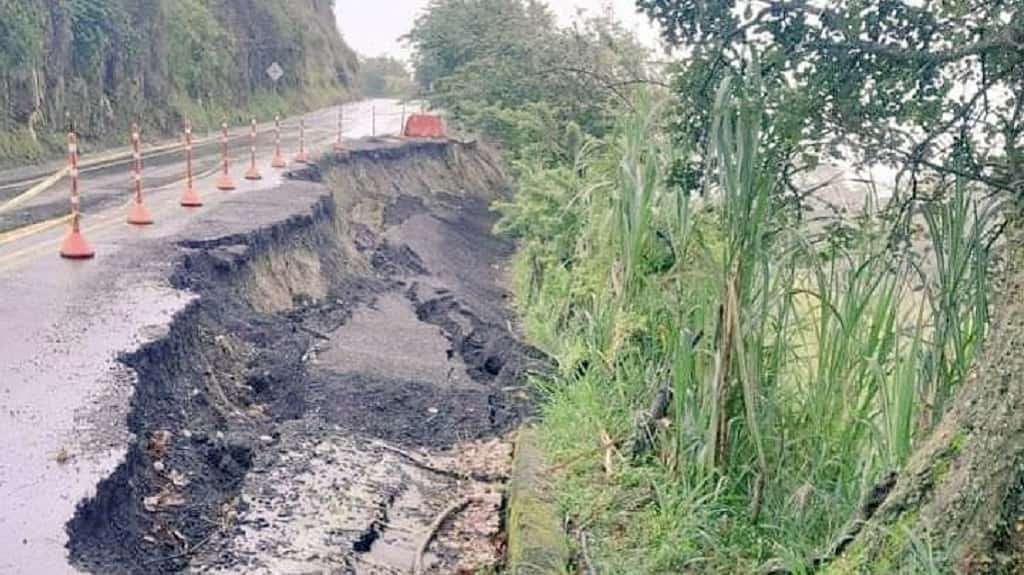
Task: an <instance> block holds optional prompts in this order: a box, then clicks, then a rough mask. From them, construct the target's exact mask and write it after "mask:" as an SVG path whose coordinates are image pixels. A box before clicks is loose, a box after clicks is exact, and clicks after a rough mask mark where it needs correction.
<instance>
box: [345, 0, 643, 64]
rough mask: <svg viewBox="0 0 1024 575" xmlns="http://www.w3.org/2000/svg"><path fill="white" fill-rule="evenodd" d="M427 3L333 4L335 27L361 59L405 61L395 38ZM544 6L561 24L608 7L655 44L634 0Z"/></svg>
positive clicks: (550, 0) (573, 0)
mask: <svg viewBox="0 0 1024 575" xmlns="http://www.w3.org/2000/svg"><path fill="white" fill-rule="evenodd" d="M428 1H429V0H336V2H337V4H336V11H337V15H338V26H339V27H340V28H341V33H342V35H343V36H344V37H345V41H346V42H348V45H349V46H351V47H352V48H354V49H355V50H356V52H359V53H360V54H362V55H364V56H379V55H382V54H392V55H395V56H398V57H401V58H406V57H408V50H406V49H405V47H404V46H402V44H401V43H400V42H399V41H398V37H399V36H401V35H403V34H405V33H406V32H408V31H409V29H410V28H412V23H413V20H415V19H416V15H417V14H418V13H419V11H420V10H421V9H422V8H423V7H424V6H426V5H427V3H428ZM547 4H548V5H549V6H551V9H552V10H554V12H555V13H556V14H558V17H559V20H560V21H561V22H562V23H563V24H567V23H569V22H570V21H571V20H572V19H573V18H575V16H576V11H577V9H579V8H583V9H585V10H588V11H590V12H595V13H597V12H600V11H601V10H602V9H603V8H604V7H605V6H606V5H607V6H610V7H611V8H612V10H614V12H615V14H616V16H618V18H619V19H620V20H621V21H622V22H623V23H624V24H626V27H627V28H630V29H632V30H634V31H635V32H636V34H637V36H638V37H639V38H640V39H641V40H642V41H643V42H644V43H646V44H649V45H651V46H652V47H653V46H654V44H655V43H656V40H655V39H656V37H657V35H656V34H655V32H654V29H653V27H652V26H651V25H650V24H649V23H648V21H647V17H646V16H641V15H639V14H637V13H636V8H635V7H636V2H635V1H634V0H547Z"/></svg>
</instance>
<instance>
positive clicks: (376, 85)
mask: <svg viewBox="0 0 1024 575" xmlns="http://www.w3.org/2000/svg"><path fill="white" fill-rule="evenodd" d="M359 86H360V87H361V88H362V92H363V94H364V95H366V96H369V97H372V98H379V97H385V96H387V97H406V96H411V95H412V94H413V92H414V91H415V85H414V84H413V81H412V77H411V76H410V75H409V71H408V70H406V69H405V64H403V63H401V62H399V61H398V60H396V59H394V58H392V57H390V56H380V57H377V58H365V59H363V60H362V61H360V62H359Z"/></svg>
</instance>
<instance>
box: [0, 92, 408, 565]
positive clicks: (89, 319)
mask: <svg viewBox="0 0 1024 575" xmlns="http://www.w3.org/2000/svg"><path fill="white" fill-rule="evenodd" d="M371 105H376V106H377V109H378V112H379V113H380V115H379V117H378V118H377V126H376V131H377V134H378V135H381V134H388V133H391V134H394V133H397V132H398V130H399V123H400V117H401V108H400V107H397V106H396V105H395V104H394V103H393V102H383V101H378V102H375V103H371V102H359V103H355V104H350V105H346V107H345V118H346V124H345V136H346V137H347V138H356V137H363V136H368V135H370V132H371V129H372V128H371V118H370V108H371ZM305 121H306V126H307V144H308V148H309V151H310V153H311V154H312V155H314V156H315V155H316V153H317V152H320V151H323V150H325V149H327V148H328V147H329V146H330V145H331V144H332V143H333V141H334V137H335V129H336V123H337V108H333V109H326V110H321V111H317V112H313V113H310V114H307V115H306V116H305ZM297 123H298V118H289V119H286V120H285V121H284V122H283V124H284V138H283V141H284V150H285V153H286V155H288V156H289V157H291V156H292V155H294V153H295V152H296V151H297V143H296V142H297V130H296V126H297ZM261 129H262V135H261V137H260V139H259V148H260V152H259V157H258V166H259V168H260V170H261V171H262V173H263V176H264V179H263V180H260V181H246V180H244V179H243V178H242V175H243V173H244V171H245V169H246V168H247V163H248V161H247V160H248V138H247V137H246V134H247V133H248V127H241V128H239V129H237V130H235V131H234V132H233V135H234V136H239V137H236V138H234V139H233V140H232V163H231V171H232V174H233V175H234V177H235V178H236V182H237V184H238V190H237V191H234V192H220V191H217V190H216V189H215V188H214V182H215V179H216V168H217V161H218V156H217V154H218V151H217V146H216V144H212V145H211V144H207V145H204V146H199V148H198V149H197V153H196V160H195V166H196V171H197V175H198V177H197V179H196V182H195V187H196V189H197V191H198V192H199V194H200V196H201V197H202V199H203V201H204V202H205V205H204V206H203V207H202V208H197V209H185V208H182V207H180V206H179V205H178V201H179V198H180V195H181V192H182V190H183V186H184V183H183V177H184V156H183V153H182V152H181V151H180V150H171V151H167V152H162V153H160V154H150V155H149V156H148V157H147V158H146V159H145V161H144V163H145V165H146V169H145V172H144V185H145V198H146V203H147V205H148V207H149V209H150V211H151V212H152V214H153V216H154V219H155V221H156V223H155V224H154V225H152V226H145V227H136V226H130V225H128V224H127V223H125V216H126V209H127V206H126V204H127V203H128V201H129V200H130V198H131V193H130V189H131V186H132V180H131V175H130V170H129V161H130V160H129V159H124V160H120V161H115V162H111V163H110V164H106V165H103V166H99V167H96V168H93V169H89V170H84V171H83V174H82V179H81V189H82V196H83V205H84V210H83V212H84V213H83V224H82V226H83V227H82V230H83V234H84V235H85V237H86V238H87V239H88V241H89V242H90V243H91V244H92V245H93V247H94V248H95V250H96V254H97V255H96V258H95V259H93V260H89V261H68V260H63V259H61V258H60V257H59V256H58V249H59V246H60V242H61V240H62V238H63V236H64V234H65V231H66V225H67V224H66V219H65V218H64V217H63V215H64V214H65V213H66V209H67V206H68V198H67V195H68V188H67V185H66V182H63V181H62V182H58V183H57V184H56V185H54V186H52V187H50V188H48V189H46V190H45V191H43V192H41V193H39V194H38V195H35V196H33V197H32V198H31V199H29V200H28V201H25V202H22V203H21V204H19V205H17V206H16V207H15V208H13V209H7V210H3V211H0V430H3V433H2V435H0V504H2V506H3V507H2V508H3V512H2V513H0V573H46V574H55V575H56V574H61V573H74V572H75V571H74V570H73V569H72V568H71V567H70V566H69V565H68V563H67V559H66V551H65V548H64V545H65V543H66V538H67V536H66V534H65V532H64V526H65V523H66V522H67V521H68V519H70V518H71V516H72V515H73V513H74V508H75V505H76V504H77V503H78V502H79V501H80V500H82V499H83V498H85V497H87V496H88V495H90V493H91V492H92V491H93V490H94V489H95V487H96V484H97V482H98V481H100V480H101V479H102V478H104V477H105V476H107V475H109V474H110V472H111V471H112V470H113V468H114V467H115V466H116V464H117V462H118V461H119V460H120V459H121V458H122V457H123V455H124V449H125V445H126V442H127V430H126V429H125V425H124V421H125V414H126V412H127V409H128V402H129V400H130V397H131V393H132V386H133V383H134V381H133V375H132V373H131V372H130V371H129V370H127V369H125V368H124V367H123V366H122V365H120V364H119V363H118V362H117V361H116V359H117V354H118V353H119V352H120V351H121V350H125V349H131V348H134V347H137V346H138V345H139V343H140V342H145V341H149V340H152V339H154V338H157V337H159V336H160V334H161V330H163V329H164V328H165V326H166V325H167V324H168V322H169V320H170V318H171V316H172V315H173V314H174V313H175V312H177V311H179V310H181V309H182V308H183V307H184V305H185V304H186V303H187V297H188V296H185V295H182V293H181V292H176V291H174V290H172V289H170V288H169V287H168V286H167V285H166V281H165V280H166V272H167V270H166V269H165V268H166V266H165V262H164V261H161V250H160V246H161V245H162V244H167V243H169V242H170V241H172V240H176V239H180V234H181V233H182V232H183V230H187V229H192V228H190V226H192V227H194V226H196V225H197V224H199V223H202V222H203V221H205V220H204V218H210V217H211V215H216V214H217V213H218V212H219V211H221V210H224V209H230V206H231V205H232V203H235V204H237V202H239V200H240V199H242V198H244V197H245V194H246V192H253V191H257V190H267V189H270V188H273V187H275V186H278V185H279V184H280V183H281V175H280V172H279V171H277V170H273V169H272V168H271V167H270V160H271V155H272V146H271V144H270V142H271V141H272V135H271V134H270V133H269V131H268V130H267V126H266V125H263V126H262V127H261ZM200 136H202V134H200ZM82 160H83V161H88V160H89V158H88V157H83V158H82ZM44 177H45V174H40V173H38V172H37V173H26V170H17V171H10V172H3V173H0V205H3V204H4V203H5V202H8V201H9V200H10V199H12V198H14V197H17V196H18V194H19V193H20V191H23V190H24V189H25V188H27V187H29V186H31V185H33V183H36V182H38V181H40V179H42V178H44Z"/></svg>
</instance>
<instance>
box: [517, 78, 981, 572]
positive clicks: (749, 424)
mask: <svg viewBox="0 0 1024 575" xmlns="http://www.w3.org/2000/svg"><path fill="white" fill-rule="evenodd" d="M659 117H660V114H659V108H658V106H657V104H656V103H654V102H652V101H651V100H649V99H642V100H641V101H640V102H638V105H637V106H636V112H635V113H633V114H630V115H627V116H625V117H624V118H623V119H622V121H621V123H620V125H619V127H618V128H617V130H616V131H615V132H614V133H613V134H612V135H610V136H609V137H607V138H606V139H604V140H600V141H594V140H592V141H589V142H586V143H585V144H584V145H582V146H580V147H579V149H578V153H577V154H576V157H575V159H574V162H573V163H572V164H570V165H562V166H550V165H529V164H527V165H521V166H519V167H518V169H517V172H518V173H520V174H521V175H522V176H521V178H520V191H519V194H518V196H517V198H516V199H515V200H514V201H512V202H510V203H507V204H505V205H503V206H501V207H500V209H501V211H502V214H503V219H502V225H501V227H502V229H504V230H505V231H507V232H509V233H512V234H514V235H515V236H517V237H518V238H519V241H520V252H519V257H518V259H517V262H516V270H517V273H516V278H517V293H518V295H519V305H520V307H521V309H522V312H523V316H524V318H525V323H526V327H527V330H528V332H529V334H530V335H531V337H532V338H533V339H534V341H535V342H537V343H538V344H539V345H541V346H542V347H543V348H544V349H545V350H546V351H548V352H549V353H550V354H551V355H552V356H553V357H554V358H555V359H556V360H557V361H558V362H559V364H560V366H561V369H560V370H559V372H558V373H559V375H557V376H556V377H553V378H550V379H547V380H544V381H539V382H538V386H539V388H540V389H541V390H542V391H543V392H544V394H545V402H544V416H545V419H544V425H543V430H544V432H545V437H546V439H547V445H548V448H549V450H550V452H551V455H552V456H553V458H554V459H555V460H556V464H557V465H558V469H559V470H560V474H559V476H558V479H559V486H560V494H561V501H562V503H563V505H564V506H565V508H566V510H567V512H568V513H569V515H570V516H571V517H572V518H573V520H574V524H575V525H576V528H577V529H580V530H585V531H587V532H589V533H591V534H594V535H596V540H597V543H598V544H597V545H596V549H595V550H594V552H595V554H596V555H597V557H596V560H597V561H598V562H599V563H600V564H601V566H602V567H603V568H604V569H603V570H602V572H610V573H677V572H698V573H743V572H750V571H753V570H755V569H756V568H757V567H758V565H759V564H760V563H761V562H763V561H765V560H766V559H769V558H780V559H782V560H783V561H788V562H789V563H790V564H791V565H792V566H793V567H794V568H799V567H800V566H801V565H802V561H803V560H804V559H806V558H807V557H809V556H811V555H813V554H814V553H815V552H817V551H820V550H821V548H822V547H823V546H824V545H826V544H827V542H828V541H830V540H831V538H832V537H833V536H834V535H835V534H836V533H837V531H838V530H839V529H840V528H841V527H842V525H843V524H844V523H845V522H846V520H847V518H848V517H849V515H850V513H851V512H852V511H853V510H854V509H855V507H856V505H857V504H858V501H859V498H860V496H861V494H862V493H863V492H864V490H865V489H867V488H868V487H869V486H870V485H871V484H872V483H873V482H874V481H875V480H876V479H877V478H878V477H879V476H880V475H881V474H882V473H883V472H884V471H886V470H890V469H894V468H898V467H899V466H900V465H902V464H903V463H904V462H905V461H906V460H907V457H908V456H909V454H910V453H911V451H912V449H913V446H914V443H915V441H917V440H918V439H919V438H920V437H922V436H923V435H924V434H926V433H927V432H928V431H929V428H930V426H931V422H932V421H934V419H935V416H936V415H937V414H939V413H940V412H941V410H942V408H943V406H944V405H946V404H947V402H948V398H949V397H950V396H951V394H952V393H953V392H954V390H955V389H956V387H957V386H958V385H959V383H960V382H961V381H962V380H963V378H964V377H965V375H966V373H967V367H968V366H969V364H970V360H971V358H972V357H973V354H974V353H975V352H976V350H977V345H978V342H980V341H981V338H982V336H983V334H984V328H985V325H986V324H987V320H988V316H987V292H988V285H987V274H988V266H989V260H988V246H989V243H990V242H989V239H990V237H989V234H990V231H991V213H990V212H989V211H988V209H987V208H986V209H978V208H976V207H975V206H974V204H973V202H972V201H971V200H970V199H969V197H968V196H969V194H967V193H966V191H963V190H961V191H959V192H956V193H955V194H954V195H953V196H952V197H951V198H950V200H949V201H947V202H940V203H934V204H933V205H931V206H928V207H926V208H924V209H923V217H924V218H925V220H926V222H927V223H928V227H929V230H930V233H929V238H930V241H931V243H932V246H933V249H934V251H935V252H936V255H935V256H934V261H935V264H934V266H933V268H934V270H935V271H934V273H932V274H931V275H929V276H928V277H929V278H933V279H932V280H930V283H929V284H928V285H927V288H928V289H926V290H925V291H924V292H923V293H920V292H915V291H914V290H913V287H914V284H915V282H917V281H918V279H919V278H918V277H917V275H916V274H915V269H917V268H916V267H915V262H914V261H913V260H912V259H911V258H910V257H909V256H908V255H907V254H906V253H902V252H894V251H893V250H891V249H890V246H889V244H888V243H886V242H885V238H886V237H887V236H888V234H887V233H886V230H885V226H886V225H887V223H886V221H885V220H884V218H883V217H882V215H881V214H880V213H876V212H875V211H874V210H873V208H872V206H873V205H874V204H873V202H865V206H866V207H865V212H864V213H863V214H862V215H861V217H859V218H857V219H856V220H855V221H856V222H859V223H858V224H857V225H858V226H859V228H857V229H856V230H854V232H855V233H853V234H852V238H853V239H852V241H851V242H849V243H847V244H842V245H840V244H839V243H828V242H826V243H824V244H815V243H812V242H811V240H810V238H811V237H812V235H813V234H811V233H809V230H807V229H805V228H800V227H798V226H795V225H793V222H795V221H796V219H795V218H794V217H793V214H792V213H790V212H788V211H787V208H786V207H785V206H784V205H783V204H782V203H780V202H776V201H775V200H774V198H775V197H776V191H777V186H778V180H779V173H778V169H777V167H775V166H773V165H771V164H770V163H769V162H768V161H767V160H766V159H765V156H764V155H762V154H761V153H760V142H761V131H762V129H763V128H764V125H765V123H766V119H765V117H764V115H763V112H762V106H761V103H760V94H759V87H758V84H757V79H756V77H753V78H748V79H747V80H746V81H745V82H740V83H735V82H734V83H726V84H723V85H722V87H721V88H720V90H719V92H718V95H717V99H716V110H715V118H716V119H715V122H714V129H713V133H712V137H711V145H712V148H711V151H712V152H713V155H714V161H713V162H712V164H711V168H710V169H711V170H712V175H713V176H714V177H715V178H716V182H717V185H716V186H714V189H713V190H712V192H713V193H712V195H711V196H710V197H708V198H706V199H703V200H697V199H691V198H689V197H687V196H685V195H683V194H681V193H679V191H678V190H674V189H672V188H669V187H667V186H666V184H665V181H666V175H667V173H668V170H669V169H670V168H671V163H672V160H673V158H674V157H676V156H678V155H680V154H685V153H686V151H685V150H677V149H673V148H672V146H671V145H670V144H669V143H668V141H667V140H666V138H665V136H664V134H663V133H662V132H661V130H660V129H659V126H658V118H659ZM958 194H959V195H958ZM992 213H994V212H992ZM926 267H927V266H926ZM965 286H967V287H968V288H969V289H965ZM929 366H934V369H933V368H932V367H929ZM666 390H667V392H668V393H669V394H670V402H669V405H670V409H669V410H668V412H667V414H666V417H665V419H664V420H663V421H661V422H659V425H658V429H659V430H660V431H658V432H656V437H655V438H654V449H653V450H652V451H651V452H649V453H647V454H641V456H640V457H639V458H633V457H631V456H630V455H629V454H628V451H629V450H627V449H624V448H623V446H624V445H625V444H626V442H627V441H629V438H630V437H632V436H633V435H634V434H635V433H636V429H637V419H638V416H637V414H638V412H640V411H643V410H645V409H646V406H647V405H648V403H650V401H651V399H652V397H654V396H655V394H657V393H665V392H666Z"/></svg>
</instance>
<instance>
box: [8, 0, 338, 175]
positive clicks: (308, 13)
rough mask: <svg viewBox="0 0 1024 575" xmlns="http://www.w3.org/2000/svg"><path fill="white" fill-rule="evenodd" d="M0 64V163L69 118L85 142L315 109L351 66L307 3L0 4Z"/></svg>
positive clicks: (321, 10) (27, 0)
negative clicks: (134, 128)
mask: <svg viewBox="0 0 1024 575" xmlns="http://www.w3.org/2000/svg"><path fill="white" fill-rule="evenodd" d="M273 62H278V63H279V64H280V66H281V67H282V68H283V70H284V76H283V77H282V78H281V80H280V82H278V83H275V82H273V81H272V80H271V79H270V78H269V77H268V76H267V74H266V73H265V70H266V69H267V68H268V67H269V66H270V65H271V64H272V63H273ZM0 64H2V66H0V79H2V85H3V89H2V90H0V104H2V105H3V110H4V112H3V113H2V114H0V133H3V134H4V138H3V141H2V142H0V161H3V162H12V161H25V160H32V159H38V158H40V157H42V156H45V155H48V154H53V153H55V152H59V149H60V142H62V141H63V137H62V136H61V135H60V133H61V132H62V131H63V130H64V129H65V127H66V125H67V122H68V121H69V120H70V121H73V122H74V123H75V126H76V128H77V129H78V130H79V131H80V132H81V134H82V135H83V136H84V137H85V138H86V143H88V140H114V141H119V138H120V137H121V134H122V133H123V131H124V129H125V128H126V127H127V126H128V125H129V124H130V123H131V122H133V121H139V122H141V123H142V124H143V125H144V126H147V127H149V128H152V129H155V130H156V131H163V132H172V131H177V130H178V129H179V128H180V125H181V123H182V119H183V118H184V117H189V118H190V119H192V120H193V122H194V123H195V124H196V125H197V126H199V127H200V128H203V127H204V126H205V125H207V124H209V125H216V124H219V122H220V121H221V120H222V119H225V118H226V119H228V120H229V121H238V120H242V119H244V118H245V117H246V116H248V115H250V114H253V113H259V114H261V115H262V116H265V115H267V114H271V113H274V112H282V111H286V110H294V109H302V108H306V107H310V106H315V105H322V104H326V103H328V102H332V101H335V100H336V99H337V98H339V97H341V96H343V95H344V94H345V93H346V92H347V91H348V90H349V89H350V88H351V87H352V86H353V85H354V81H355V74H356V70H357V66H358V65H357V62H356V58H355V54H354V53H353V52H352V51H351V50H349V49H348V48H347V47H346V46H345V45H344V43H343V42H342V40H341V38H340V35H339V34H338V32H337V29H336V27H335V25H334V14H333V12H332V11H331V4H330V3H329V2H321V1H319V0H317V1H313V0H303V1H301V2H288V3H282V2H277V1H273V0H225V1H221V0H217V1H214V0H45V1H40V0H0Z"/></svg>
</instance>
